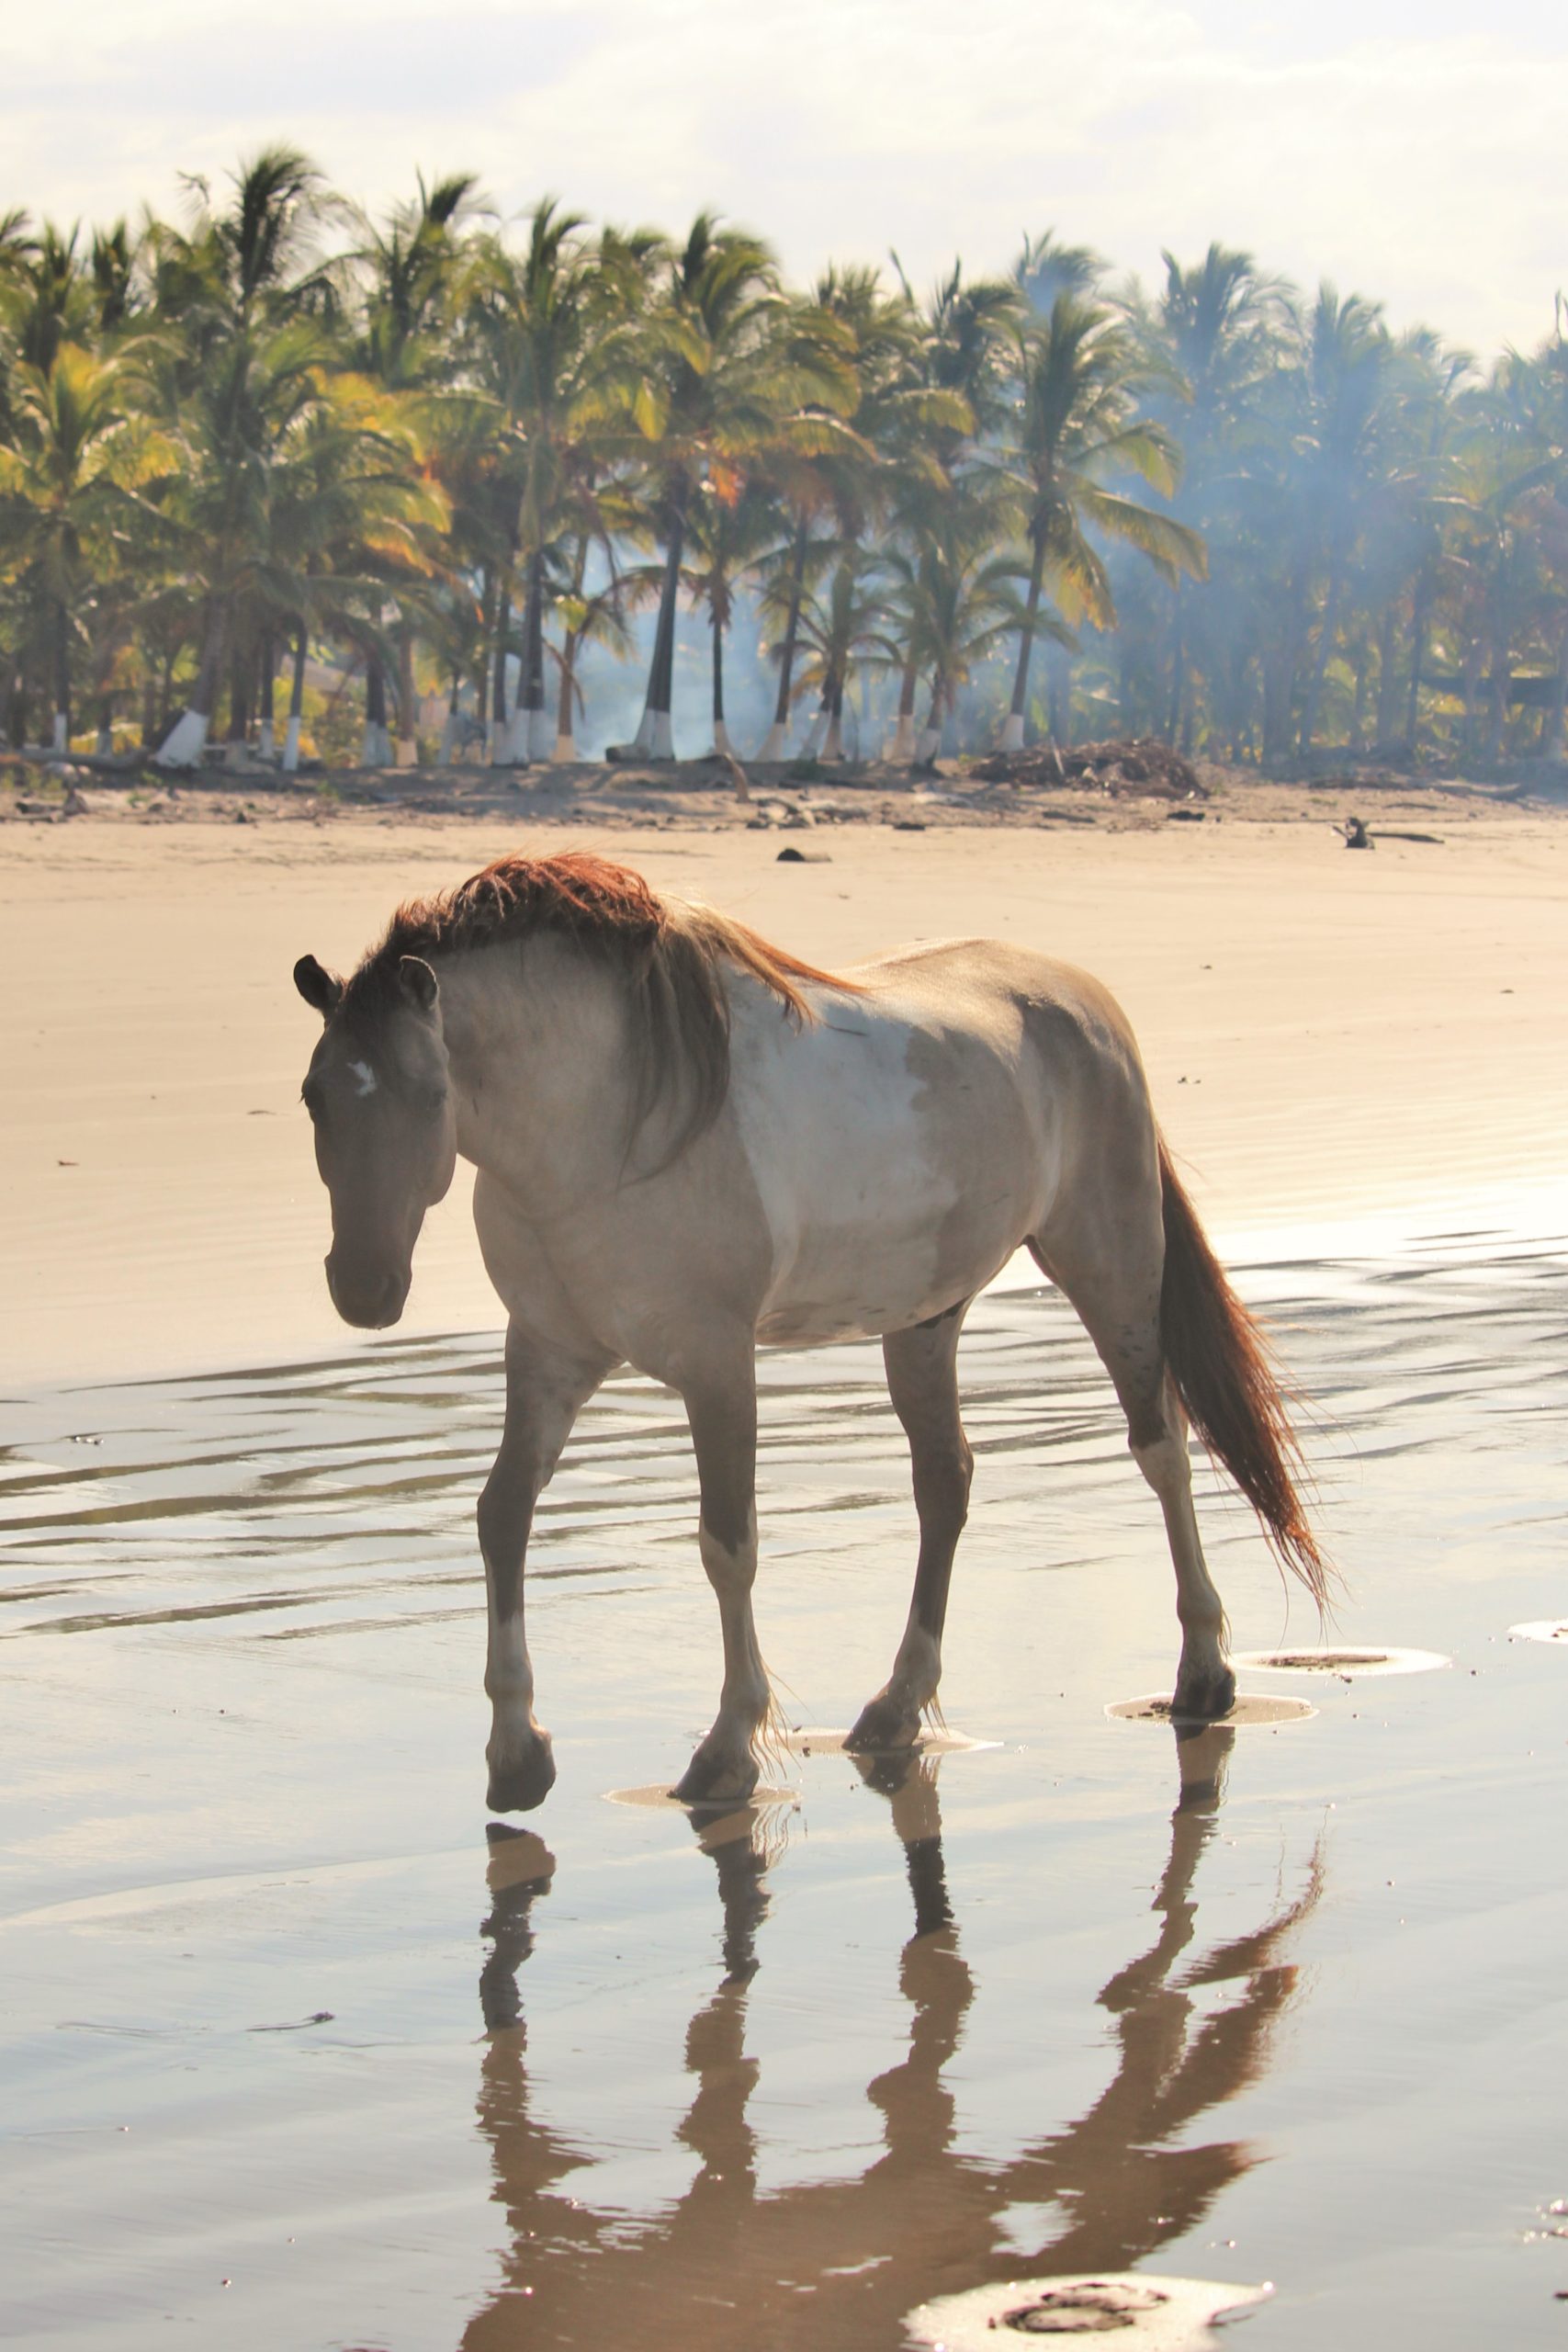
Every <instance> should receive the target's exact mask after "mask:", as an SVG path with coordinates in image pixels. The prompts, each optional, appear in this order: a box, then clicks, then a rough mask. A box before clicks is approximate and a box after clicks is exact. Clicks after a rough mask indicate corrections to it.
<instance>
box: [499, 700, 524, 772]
mask: <svg viewBox="0 0 1568 2352" xmlns="http://www.w3.org/2000/svg"><path fill="white" fill-rule="evenodd" d="M491 764H492V765H493V766H495V767H498V768H523V767H526V766H527V764H528V714H527V712H526V711H525V710H519V709H517V708H516V707H515V706H513V712H512V716H511V718H509V719H508V720H507V722H506V724H505V726H504V727H503V728H502V729H501V735H500V741H498V742H497V744H496V747H495V756H494V759H493V761H492V763H491Z"/></svg>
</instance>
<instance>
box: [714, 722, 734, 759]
mask: <svg viewBox="0 0 1568 2352" xmlns="http://www.w3.org/2000/svg"><path fill="white" fill-rule="evenodd" d="M713 747H714V750H715V751H716V752H717V753H718V755H719V757H720V758H721V759H724V758H728V759H733V758H734V757H735V745H734V743H733V742H732V741H731V740H730V734H729V729H728V727H727V726H726V725H725V722H724V720H723V719H722V718H716V719H715V720H714V723H713Z"/></svg>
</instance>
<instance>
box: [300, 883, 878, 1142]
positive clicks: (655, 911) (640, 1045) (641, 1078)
mask: <svg viewBox="0 0 1568 2352" xmlns="http://www.w3.org/2000/svg"><path fill="white" fill-rule="evenodd" d="M541 936H552V937H555V938H560V939H569V940H570V941H571V942H572V943H573V944H575V945H576V946H577V947H579V948H580V949H581V951H582V953H583V954H584V955H586V956H592V957H593V958H594V959H595V960H597V961H598V962H600V963H602V964H604V965H606V966H607V967H609V968H610V969H611V970H612V971H613V972H615V974H616V975H617V976H618V977H619V978H621V979H622V980H623V981H624V983H625V985H626V1002H627V1010H628V1017H629V1021H630V1043H631V1059H632V1072H631V1077H632V1103H631V1133H632V1134H633V1135H635V1134H636V1132H637V1129H638V1128H639V1127H640V1126H641V1125H642V1123H643V1121H644V1120H645V1119H646V1118H647V1117H648V1115H649V1113H650V1112H651V1111H652V1110H653V1109H654V1107H655V1106H656V1104H658V1103H660V1101H661V1100H662V1099H663V1098H665V1097H666V1096H667V1095H670V1094H671V1093H674V1092H679V1094H680V1095H681V1097H682V1102H681V1106H680V1117H679V1119H678V1123H677V1131H676V1133H675V1135H674V1136H673V1137H672V1139H671V1145H670V1148H669V1151H668V1154H667V1155H666V1164H667V1161H668V1160H669V1159H674V1158H675V1157H676V1155H677V1154H678V1153H679V1152H680V1151H682V1149H683V1148H685V1146H686V1145H687V1144H688V1143H690V1142H691V1141H692V1140H693V1139H694V1137H695V1136H698V1135H700V1134H701V1133H702V1131H703V1130H704V1128H705V1127H707V1126H710V1125H712V1123H713V1121H714V1120H715V1119H716V1117H717V1115H718V1112H719V1109H720V1106H721V1105H722V1103H723V1102H724V1098H725V1094H726V1092H727V1091H728V1084H729V1000H728V997H727V995H726V993H725V989H724V978H723V974H724V967H726V966H727V965H728V966H729V967H733V968H735V969H738V970H739V971H743V972H749V973H750V975H751V976H752V978H754V979H758V980H761V983H762V984H763V986H764V987H765V988H768V989H772V990H773V994H774V995H775V996H776V997H777V998H778V999H779V1001H780V1002H781V1004H782V1005H783V1006H784V1010H785V1012H786V1013H787V1014H788V1015H789V1017H790V1018H791V1019H793V1020H795V1022H797V1023H798V1022H803V1021H811V1020H814V1019H815V1017H816V1015H815V1013H814V1012H813V1010H812V1007H811V1005H810V1003H809V1002H808V1001H807V998H806V997H805V996H804V995H803V994H802V992H801V987H800V983H801V982H802V981H807V980H819V981H822V982H824V983H826V984H827V985H828V986H829V987H831V988H836V989H849V990H853V989H854V985H855V984H854V983H853V982H852V981H849V980H843V979H840V978H838V977H837V976H836V975H835V974H834V973H831V972H826V971H822V970H819V969H818V967H817V966H816V965H815V964H807V963H803V962H802V961H801V959H800V957H799V956H791V955H790V954H788V953H787V951H786V950H785V949H784V948H782V947H774V946H773V945H772V944H771V943H770V942H769V941H767V940H765V939H763V938H761V937H760V936H759V934H758V933H756V932H754V931H752V930H751V929H750V927H749V926H748V925H747V924H745V923H743V922H735V921H734V919H733V918H732V917H731V916H728V915H723V914H719V913H718V912H717V911H716V910H715V909H714V908H712V907H705V906H701V905H697V904H694V903H689V902H687V901H686V900H684V899H666V898H663V897H661V896H660V893H659V892H658V891H657V890H654V889H653V888H650V886H649V884H648V883H647V882H646V881H644V879H643V877H642V876H641V875H640V874H634V873H633V872H632V870H631V868H630V867H629V866H626V865H615V864H614V863H613V862H612V860H610V859H609V858H607V857H600V856H598V855H597V854H595V853H594V852H593V851H592V850H564V851H561V852H560V853H558V854H557V855H556V856H554V857H525V856H524V855H522V854H520V853H513V854H512V855H510V856H506V857H498V858H497V859H496V860H495V862H494V864H493V865H487V866H485V867H483V868H482V869H481V871H480V872H479V873H478V874H473V875H470V876H469V877H468V880H467V881H466V882H459V883H457V885H456V887H455V888H452V889H450V890H443V891H440V892H438V893H437V894H436V895H435V896H434V898H429V899H409V900H407V901H406V902H405V903H404V904H403V905H402V906H400V908H399V909H398V910H397V912H396V913H395V914H394V915H393V917H392V920H391V922H389V925H388V927H387V931H386V935H385V936H384V938H382V939H381V940H380V942H379V943H378V944H377V945H376V946H375V947H373V948H372V949H371V950H370V952H369V954H368V955H367V956H366V957H365V959H364V961H363V962H362V963H361V964H360V966H359V967H358V969H357V970H356V971H355V973H354V974H353V976H352V977H351V978H350V979H349V981H348V984H347V986H346V988H345V989H344V998H343V1008H342V1009H343V1012H344V1014H345V1015H346V1016H347V1017H348V1018H349V1019H350V1020H353V1019H354V1018H355V1016H356V1015H357V1016H358V1018H359V1019H361V1020H365V1019H374V1018H375V1017H376V1015H377V1014H378V1013H379V1012H381V1011H383V1010H384V1009H385V1007H386V1005H387V1004H388V1003H389V1001H391V999H392V997H393V994H394V992H395V990H396V989H397V987H398V967H399V964H400V960H401V959H402V957H403V956H421V957H423V958H429V957H431V956H450V955H454V954H457V953H458V952H460V951H461V950H463V949H464V948H479V947H490V946H494V945H497V944H502V943H504V942H506V941H509V940H515V941H517V942H519V943H520V944H524V943H526V942H527V941H528V940H530V939H537V938H539V937H541Z"/></svg>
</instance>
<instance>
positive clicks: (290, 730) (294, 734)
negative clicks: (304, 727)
mask: <svg viewBox="0 0 1568 2352" xmlns="http://www.w3.org/2000/svg"><path fill="white" fill-rule="evenodd" d="M298 767H299V720H298V719H297V718H290V719H289V721H288V726H287V727H286V728H285V729H284V730H283V773H284V775H293V774H294V773H295V771H296V769H297V768H298Z"/></svg>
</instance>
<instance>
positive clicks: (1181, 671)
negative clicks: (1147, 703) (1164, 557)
mask: <svg viewBox="0 0 1568 2352" xmlns="http://www.w3.org/2000/svg"><path fill="white" fill-rule="evenodd" d="M1181 590H1182V582H1181V581H1180V580H1178V581H1177V583H1176V608H1175V611H1174V612H1173V614H1172V616H1171V623H1170V701H1169V704H1168V707H1167V710H1166V716H1165V740H1166V741H1167V742H1168V743H1169V744H1171V745H1172V746H1174V745H1175V742H1176V740H1177V737H1178V736H1179V734H1180V732H1181V722H1182V716H1183V712H1182V705H1183V703H1184V701H1185V699H1186V695H1187V608H1186V605H1184V604H1183V603H1182V598H1181Z"/></svg>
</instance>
